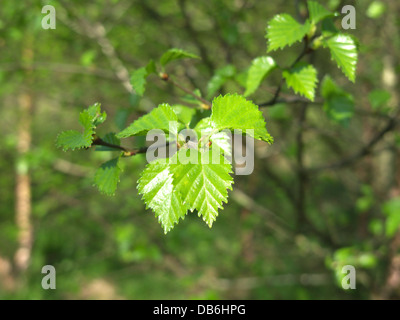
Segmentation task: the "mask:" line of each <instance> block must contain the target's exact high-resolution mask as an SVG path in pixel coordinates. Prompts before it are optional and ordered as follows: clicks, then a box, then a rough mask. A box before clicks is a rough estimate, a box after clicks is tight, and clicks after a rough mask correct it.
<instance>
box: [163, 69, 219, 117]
mask: <svg viewBox="0 0 400 320" xmlns="http://www.w3.org/2000/svg"><path fill="white" fill-rule="evenodd" d="M160 78H161V79H162V80H164V81H166V82H170V83H171V84H173V85H174V86H175V87H177V88H179V89H181V90H182V91H183V92H185V93H187V94H189V95H191V96H192V97H193V98H195V99H196V100H198V101H200V102H201V103H203V104H204V105H205V106H206V108H205V109H211V102H209V101H207V100H206V99H204V98H202V97H200V96H198V95H197V94H195V93H194V92H193V91H192V90H189V89H187V88H185V87H183V86H182V85H180V84H179V83H178V82H176V81H174V80H173V79H171V77H170V76H169V75H168V74H166V73H161V74H160Z"/></svg>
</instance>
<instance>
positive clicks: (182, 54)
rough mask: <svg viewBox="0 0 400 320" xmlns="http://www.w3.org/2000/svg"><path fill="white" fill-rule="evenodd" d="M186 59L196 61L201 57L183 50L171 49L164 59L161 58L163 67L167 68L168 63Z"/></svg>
mask: <svg viewBox="0 0 400 320" xmlns="http://www.w3.org/2000/svg"><path fill="white" fill-rule="evenodd" d="M184 58H194V59H200V57H199V56H197V55H195V54H193V53H189V52H187V51H183V50H181V49H175V48H174V49H169V50H168V51H167V52H165V53H164V54H163V55H162V57H161V58H160V63H161V65H162V66H163V67H165V66H166V65H167V64H168V63H170V62H171V61H174V60H178V59H184Z"/></svg>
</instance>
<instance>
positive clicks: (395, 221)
mask: <svg viewBox="0 0 400 320" xmlns="http://www.w3.org/2000/svg"><path fill="white" fill-rule="evenodd" d="M383 213H384V214H385V215H386V216H387V218H386V236H387V237H393V236H394V235H395V234H396V232H397V231H398V230H399V227H400V198H394V199H392V200H389V201H388V202H386V203H385V204H384V205H383Z"/></svg>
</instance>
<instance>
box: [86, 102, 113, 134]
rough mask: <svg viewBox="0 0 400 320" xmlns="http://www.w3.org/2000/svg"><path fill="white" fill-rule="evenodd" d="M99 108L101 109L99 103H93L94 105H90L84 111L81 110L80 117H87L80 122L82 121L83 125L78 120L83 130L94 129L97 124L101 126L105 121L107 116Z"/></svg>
mask: <svg viewBox="0 0 400 320" xmlns="http://www.w3.org/2000/svg"><path fill="white" fill-rule="evenodd" d="M100 107H101V104H100V103H95V104H93V105H91V106H90V107H89V108H87V109H86V110H83V111H82V112H81V115H80V117H82V114H87V117H85V118H84V119H82V121H84V122H85V124H84V123H82V122H81V120H79V122H81V124H82V125H83V126H84V127H85V128H86V127H88V126H93V127H96V126H98V125H99V124H102V123H103V122H104V121H106V119H107V114H106V113H105V112H101V110H100ZM89 123H90V124H89Z"/></svg>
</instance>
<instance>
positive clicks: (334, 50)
mask: <svg viewBox="0 0 400 320" xmlns="http://www.w3.org/2000/svg"><path fill="white" fill-rule="evenodd" d="M324 45H325V47H328V48H329V50H330V52H331V56H332V60H334V61H336V63H337V65H338V67H339V68H340V69H342V71H343V73H344V74H345V75H346V77H347V78H348V79H349V80H350V81H352V82H355V79H356V66H357V59H358V55H357V47H356V44H355V42H354V40H353V39H352V38H351V37H350V36H349V35H345V34H338V35H336V36H333V37H332V38H329V39H327V40H325V41H324Z"/></svg>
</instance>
